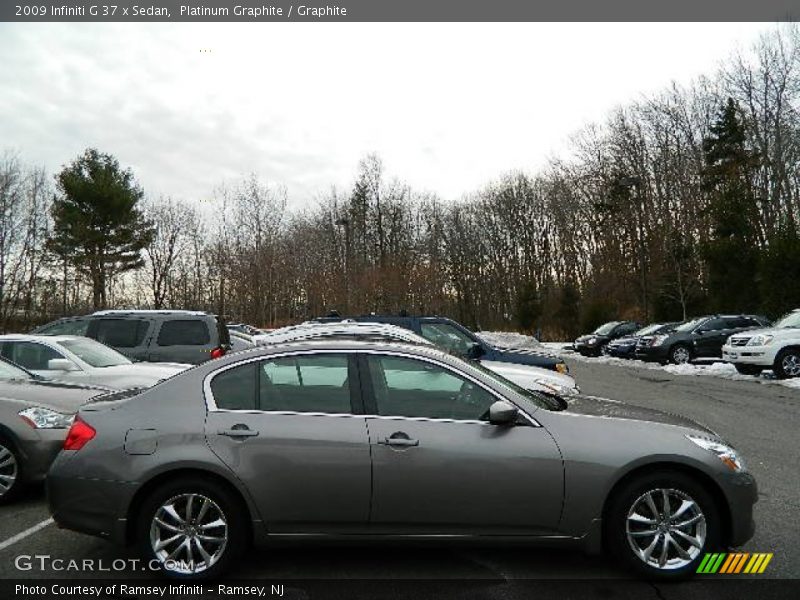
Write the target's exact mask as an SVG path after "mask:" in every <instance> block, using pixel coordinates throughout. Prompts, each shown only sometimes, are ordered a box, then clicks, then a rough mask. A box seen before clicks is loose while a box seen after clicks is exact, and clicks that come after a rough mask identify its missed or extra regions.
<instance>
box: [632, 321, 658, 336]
mask: <svg viewBox="0 0 800 600" xmlns="http://www.w3.org/2000/svg"><path fill="white" fill-rule="evenodd" d="M662 327H663V325H660V324H659V323H656V324H655V325H648V326H647V327H642V328H641V329H640V330H639V331H637V332H636V333H634V334H633V335H650V334H651V333H656V332H657V331H658V330H659V329H661V328H662Z"/></svg>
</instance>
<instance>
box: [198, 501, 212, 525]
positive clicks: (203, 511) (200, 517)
mask: <svg viewBox="0 0 800 600" xmlns="http://www.w3.org/2000/svg"><path fill="white" fill-rule="evenodd" d="M209 506H211V502H210V501H209V500H208V498H205V497H204V498H203V503H202V504H201V505H200V512H199V513H197V522H198V523H202V522H203V517H205V516H206V512H208V507H209Z"/></svg>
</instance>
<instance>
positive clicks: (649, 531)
mask: <svg viewBox="0 0 800 600" xmlns="http://www.w3.org/2000/svg"><path fill="white" fill-rule="evenodd" d="M657 533H658V529H642V530H641V531H629V532H628V535H629V536H631V537H649V536H651V535H656V534H657Z"/></svg>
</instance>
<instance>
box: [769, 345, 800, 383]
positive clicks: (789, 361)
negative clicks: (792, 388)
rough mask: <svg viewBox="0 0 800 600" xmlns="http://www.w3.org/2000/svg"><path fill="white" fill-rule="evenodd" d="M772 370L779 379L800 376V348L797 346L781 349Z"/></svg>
mask: <svg viewBox="0 0 800 600" xmlns="http://www.w3.org/2000/svg"><path fill="white" fill-rule="evenodd" d="M772 370H773V372H774V373H775V377H777V378H778V379H789V378H792V377H800V350H798V349H797V348H786V349H785V350H781V351H780V352H779V353H778V356H777V357H775V364H774V365H773V367H772Z"/></svg>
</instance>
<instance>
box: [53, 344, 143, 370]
mask: <svg viewBox="0 0 800 600" xmlns="http://www.w3.org/2000/svg"><path fill="white" fill-rule="evenodd" d="M58 345H59V346H62V347H64V348H66V349H67V350H69V351H70V352H72V353H73V354H74V355H75V356H77V357H78V358H80V359H81V360H82V361H83V362H85V363H86V364H88V365H91V366H93V367H116V366H119V365H129V364H131V361H130V360H128V359H127V358H125V356H123V355H122V354H120V353H119V352H117V351H116V350H114V349H113V348H109V347H108V346H106V345H105V344H101V343H100V342H96V341H94V340H90V339H89V338H84V339H74V340H63V341H61V342H58Z"/></svg>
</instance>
